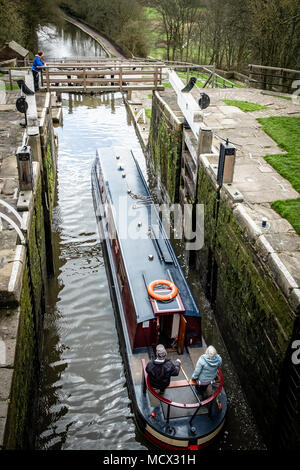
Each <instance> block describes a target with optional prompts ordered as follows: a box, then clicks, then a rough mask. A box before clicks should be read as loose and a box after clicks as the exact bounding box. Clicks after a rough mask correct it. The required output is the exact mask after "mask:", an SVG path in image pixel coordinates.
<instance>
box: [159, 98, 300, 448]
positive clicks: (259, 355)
mask: <svg viewBox="0 0 300 470" xmlns="http://www.w3.org/2000/svg"><path fill="white" fill-rule="evenodd" d="M167 116H168V111H166V110H165V109H163V106H162V104H161V102H159V101H157V100H155V99H154V100H153V108H152V123H151V134H150V151H151V153H150V156H151V159H152V160H153V163H154V167H155V170H156V171H157V172H159V174H160V177H161V181H162V183H163V184H164V186H165V187H166V189H167V190H168V188H169V189H170V190H171V194H170V199H171V200H172V201H173V202H174V198H175V197H176V191H177V188H176V185H178V180H177V179H176V178H174V180H173V184H172V183H170V181H169V180H170V175H171V174H169V173H168V171H167V169H168V166H167V163H168V162H169V161H172V159H174V162H176V163H175V164H174V167H175V166H176V168H177V167H179V168H180V161H181V148H180V149H179V148H178V149H177V150H175V149H176V148H177V147H176V145H175V142H176V143H177V142H180V140H181V139H182V137H180V130H179V129H175V126H173V127H172V126H170V122H171V119H167ZM174 135H176V139H175V138H174ZM170 143H172V144H173V145H170ZM175 155H176V157H175ZM174 185H175V187H174ZM196 200H197V203H199V204H203V205H204V218H205V220H204V246H203V248H202V249H201V250H199V251H197V252H193V254H191V255H190V257H189V259H190V262H191V265H192V266H194V268H195V269H196V271H197V273H198V274H199V279H200V281H201V284H202V286H203V288H204V290H205V293H206V295H207V297H208V299H209V300H210V302H211V304H212V306H213V309H214V311H215V314H216V318H217V321H218V325H219V327H220V330H221V333H222V336H223V338H224V340H225V343H226V345H227V348H228V350H229V353H230V355H231V358H232V359H233V362H234V364H235V366H236V368H237V370H238V373H239V377H240V379H241V383H242V385H243V388H244V390H245V392H246V395H247V398H248V400H249V402H250V404H251V406H252V409H253V412H254V414H255V417H256V419H257V422H258V424H259V425H260V429H261V432H262V434H263V436H264V437H265V441H266V443H267V445H269V446H273V445H275V446H277V445H278V446H283V447H284V446H286V447H287V448H289V447H291V448H293V447H294V446H295V442H299V423H298V424H297V419H298V418H297V417H299V389H300V378H299V375H300V374H299V371H298V372H296V367H295V366H294V365H293V364H292V363H291V343H292V341H293V339H295V338H297V334H299V321H298V327H297V317H296V314H295V312H294V311H293V308H292V307H291V305H290V304H289V303H288V301H287V299H286V297H285V296H284V294H283V293H282V291H281V290H280V288H279V287H278V285H277V284H276V281H275V277H274V275H273V273H272V272H271V270H270V269H269V268H268V267H267V265H266V263H264V259H263V257H262V256H261V253H260V251H259V249H258V247H257V245H256V243H255V240H253V239H252V238H250V237H249V236H248V234H247V233H246V230H245V229H244V228H243V227H242V226H241V225H240V224H239V222H238V221H237V219H236V218H235V216H234V210H233V209H234V204H233V203H232V202H231V201H230V200H228V199H227V198H226V196H225V195H224V193H222V191H221V192H220V190H219V189H218V187H217V185H216V182H215V181H214V180H213V176H212V175H211V174H210V173H209V172H208V171H207V169H206V168H205V166H202V164H201V161H200V165H199V170H198V186H197V198H196ZM298 320H299V318H298ZM298 337H299V336H298ZM297 397H298V398H297ZM283 410H284V411H283ZM297 410H298V411H297ZM237 412H238V410H237ZM287 416H289V419H287V418H286V417H287ZM297 429H298V432H297Z"/></svg>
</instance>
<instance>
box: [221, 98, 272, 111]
mask: <svg viewBox="0 0 300 470" xmlns="http://www.w3.org/2000/svg"><path fill="white" fill-rule="evenodd" d="M222 101H223V102H224V103H226V104H228V106H236V107H237V108H239V109H241V110H242V111H244V112H245V113H251V112H252V111H260V110H261V109H266V108H267V106H262V105H261V104H258V103H251V102H250V101H239V100H222Z"/></svg>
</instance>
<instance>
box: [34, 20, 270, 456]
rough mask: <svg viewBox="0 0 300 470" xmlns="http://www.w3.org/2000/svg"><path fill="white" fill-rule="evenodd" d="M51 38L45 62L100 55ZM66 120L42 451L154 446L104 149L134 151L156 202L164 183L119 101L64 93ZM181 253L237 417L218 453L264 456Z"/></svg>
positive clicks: (66, 34)
mask: <svg viewBox="0 0 300 470" xmlns="http://www.w3.org/2000/svg"><path fill="white" fill-rule="evenodd" d="M51 28H52V27H51ZM70 30H71V33H70ZM76 34H78V35H79V36H78V37H77V39H76ZM82 34H84V33H82ZM51 37H53V41H49V40H48V41H45V42H44V44H43V49H44V50H45V55H46V57H47V56H48V57H50V56H51V55H52V54H53V51H54V49H53V48H54V45H55V48H56V57H58V56H61V57H62V56H67V55H75V56H80V55H92V54H93V49H91V47H96V46H95V44H92V45H90V43H89V42H88V40H87V38H86V35H84V37H83V39H82V38H81V32H80V31H78V30H77V31H74V26H73V25H68V26H67V27H66V30H65V31H64V30H61V29H56V28H55V27H53V28H52V29H51ZM55 38H56V39H55ZM40 39H41V36H40ZM54 39H55V40H54ZM82 41H83V42H82ZM85 41H87V42H85ZM90 41H92V40H90ZM41 47H42V44H41V43H40V47H39V48H41ZM63 115H64V124H63V127H58V128H57V130H56V132H57V134H58V139H59V155H58V163H57V168H58V174H57V188H56V203H55V208H54V214H53V241H54V257H55V267H56V273H55V276H54V278H53V279H51V280H49V285H48V295H47V306H46V313H45V324H44V342H43V353H42V366H41V380H40V399H39V404H38V406H39V417H38V420H37V423H36V429H35V430H34V435H35V448H36V449H62V450H63V449H68V450H72V449H73V450H75V449H76V450H79V449H82V450H100V449H105V450H138V449H147V443H145V441H144V440H143V437H142V436H140V435H139V433H138V431H137V430H136V427H135V423H134V419H133V413H132V410H131V407H130V399H129V397H128V392H127V388H126V380H125V373H124V367H123V361H122V357H121V354H120V350H119V342H118V336H117V331H116V326H115V319H114V314H113V308H112V304H111V299H110V295H109V288H108V283H107V282H108V281H107V277H106V271H105V266H104V260H103V256H102V250H101V245H100V242H99V235H98V232H97V228H96V222H95V215H94V208H93V202H92V194H91V182H90V180H91V178H90V172H91V165H92V162H93V160H94V158H95V152H96V149H97V148H98V147H102V148H104V149H105V148H106V147H111V146H114V147H115V148H116V152H117V153H121V152H122V149H128V148H130V149H132V150H133V151H134V154H135V156H136V157H137V159H138V161H139V163H140V165H141V167H142V170H143V172H144V174H145V176H146V179H147V180H148V181H149V183H150V187H151V189H152V191H153V193H154V194H157V187H156V186H155V184H156V183H155V178H153V177H152V175H151V173H149V172H148V171H147V166H146V162H145V158H144V155H143V153H142V150H141V148H140V145H139V142H138V139H137V137H136V134H135V130H134V127H133V126H132V125H130V122H129V119H128V116H127V114H126V109H125V106H124V104H123V100H122V97H121V95H120V94H116V95H102V96H101V97H99V96H98V97H96V96H93V97H92V96H85V97H78V96H77V97H75V96H74V95H73V96H72V95H67V94H66V95H63ZM175 249H176V252H177V254H178V257H179V259H180V261H181V264H182V265H183V267H184V268H185V270H186V275H187V277H188V280H189V282H190V285H191V287H192V289H193V292H194V294H195V297H196V299H197V302H198V304H199V307H200V309H201V311H202V314H203V330H204V336H205V339H206V342H207V343H208V344H214V345H215V346H216V348H217V349H218V352H219V353H220V354H221V355H222V358H223V367H222V370H223V373H224V377H225V386H226V392H227V394H228V416H227V420H226V422H225V425H224V428H223V431H222V433H221V434H220V436H219V437H218V439H217V441H216V442H215V443H214V444H213V446H212V449H213V450H228V449H230V450H232V449H234V450H235V449H261V448H263V443H262V440H261V438H260V436H259V434H258V432H257V429H256V426H255V422H254V420H253V418H252V415H251V412H250V409H249V407H248V405H247V401H246V400H245V397H244V394H243V391H242V389H241V387H240V385H239V382H238V379H237V376H236V374H235V371H234V367H233V365H232V363H231V361H230V358H229V354H228V352H227V350H226V348H225V346H224V344H223V340H222V338H221V335H220V333H219V331H218V327H217V325H216V323H215V320H214V315H213V313H212V311H211V308H210V305H209V303H208V302H207V300H206V298H205V296H204V294H203V292H202V289H201V287H200V285H199V281H198V279H197V276H196V275H195V273H193V272H192V271H191V270H188V269H187V268H186V266H187V263H186V261H185V253H184V250H183V248H182V246H181V245H180V242H178V241H177V242H176V246H175Z"/></svg>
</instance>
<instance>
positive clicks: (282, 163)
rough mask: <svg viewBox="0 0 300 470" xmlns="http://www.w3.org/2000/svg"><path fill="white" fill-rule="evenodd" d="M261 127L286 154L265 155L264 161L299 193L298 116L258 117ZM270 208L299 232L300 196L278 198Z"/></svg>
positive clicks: (299, 123) (299, 149) (299, 150)
mask: <svg viewBox="0 0 300 470" xmlns="http://www.w3.org/2000/svg"><path fill="white" fill-rule="evenodd" d="M258 122H259V123H260V124H261V125H262V129H263V130H264V131H265V132H266V133H267V134H268V135H269V136H270V137H272V139H273V140H275V142H277V144H278V145H279V147H281V148H282V149H283V150H285V151H286V152H287V153H286V154H281V155H266V156H265V159H266V161H267V162H268V163H269V164H270V165H272V167H273V168H275V170H276V171H278V173H280V174H281V175H282V176H283V177H284V178H286V179H287V180H288V181H289V182H290V183H291V185H292V186H293V188H294V189H295V190H296V191H298V193H300V133H299V129H300V117H296V116H295V117H294V116H292V117H286V116H283V117H281V116H280V117H278V116H273V117H269V118H260V119H258ZM272 208H273V209H274V210H276V211H277V212H278V213H279V214H280V215H282V217H285V218H286V219H287V220H288V221H289V222H290V223H291V224H292V225H293V227H294V228H295V230H296V231H297V233H299V234H300V197H299V198H296V199H286V200H279V201H275V202H273V203H272Z"/></svg>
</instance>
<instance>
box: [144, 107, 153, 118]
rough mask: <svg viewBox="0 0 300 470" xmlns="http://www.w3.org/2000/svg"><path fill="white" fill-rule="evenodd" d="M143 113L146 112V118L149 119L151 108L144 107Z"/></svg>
mask: <svg viewBox="0 0 300 470" xmlns="http://www.w3.org/2000/svg"><path fill="white" fill-rule="evenodd" d="M145 114H146V116H147V118H148V119H151V114H152V110H151V109H145Z"/></svg>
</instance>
